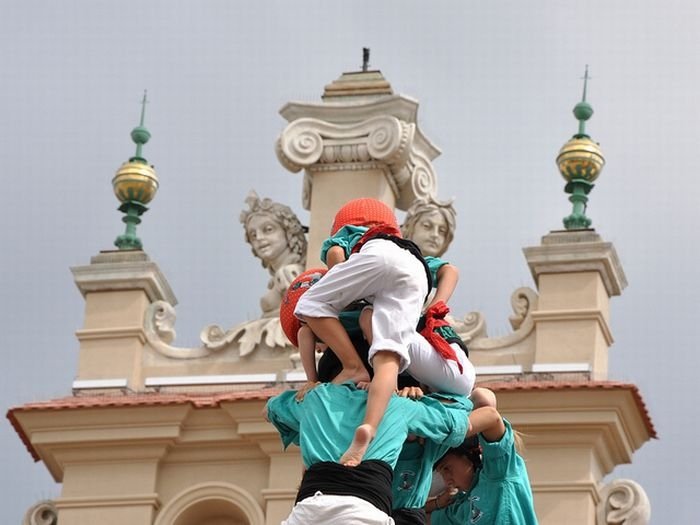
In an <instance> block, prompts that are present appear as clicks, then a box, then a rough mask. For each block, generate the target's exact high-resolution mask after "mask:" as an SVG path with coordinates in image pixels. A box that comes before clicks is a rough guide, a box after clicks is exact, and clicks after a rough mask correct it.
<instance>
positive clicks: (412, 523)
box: [391, 509, 425, 525]
mask: <svg viewBox="0 0 700 525" xmlns="http://www.w3.org/2000/svg"><path fill="white" fill-rule="evenodd" d="M391 517H392V518H394V523H396V525H425V511H424V510H423V509H394V510H392V511H391Z"/></svg>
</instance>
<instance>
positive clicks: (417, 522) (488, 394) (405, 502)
mask: <svg viewBox="0 0 700 525" xmlns="http://www.w3.org/2000/svg"><path fill="white" fill-rule="evenodd" d="M399 395H402V396H407V397H412V398H414V399H419V398H421V397H422V396H423V391H422V389H421V388H416V387H412V388H404V389H402V391H401V393H400V394H399ZM429 395H430V396H432V397H434V398H436V399H443V400H445V401H448V402H450V403H451V404H450V405H448V406H450V407H452V408H455V407H457V406H459V405H460V404H461V405H462V406H467V407H468V406H469V405H468V403H469V401H471V404H472V405H473V407H474V412H473V413H472V415H471V416H470V417H469V419H470V422H474V423H476V424H477V425H478V424H482V425H483V424H489V421H490V419H489V418H490V417H491V416H493V411H482V410H480V409H481V408H483V407H492V409H494V410H495V408H496V396H495V395H494V393H493V392H492V391H491V390H489V389H487V388H482V387H478V388H475V389H474V390H473V391H472V393H471V395H470V396H469V401H466V398H465V397H464V396H459V395H450V394H445V393H435V394H429ZM465 401H466V405H465ZM482 412H483V413H482ZM479 420H480V421H481V422H479ZM449 449H450V446H449V445H447V444H445V443H438V442H435V441H430V440H426V439H419V438H416V437H415V436H409V439H407V440H406V443H404V446H403V448H402V449H401V454H400V455H399V459H398V461H397V463H396V466H395V467H394V480H393V483H392V501H393V502H392V512H391V517H392V518H394V521H395V522H396V525H423V524H425V521H426V513H425V509H424V508H425V505H426V503H427V501H428V496H429V491H430V488H431V486H432V481H433V468H434V465H435V462H436V461H438V460H439V459H440V458H441V457H442V456H444V455H445V453H446V452H447V451H448V450H449ZM443 499H444V496H443ZM443 504H446V503H443ZM431 505H435V503H431Z"/></svg>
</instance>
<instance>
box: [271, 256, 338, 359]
mask: <svg viewBox="0 0 700 525" xmlns="http://www.w3.org/2000/svg"><path fill="white" fill-rule="evenodd" d="M327 271H328V270H326V269H325V268H311V269H310V270H306V271H305V272H302V273H301V274H299V276H298V277H297V278H296V279H294V280H293V281H292V284H290V285H289V288H287V291H286V292H284V296H283V297H282V302H281V303H280V324H281V325H282V331H283V332H284V335H286V336H287V338H288V339H289V340H290V341H291V342H292V344H293V345H294V346H298V345H299V342H298V341H297V332H298V331H299V328H300V327H301V321H299V319H297V317H296V316H295V315H294V309H295V308H296V307H297V303H298V302H299V298H300V297H301V296H302V295H304V293H305V292H306V290H308V289H309V288H310V287H311V286H313V285H314V284H316V283H317V282H318V280H319V279H320V278H321V277H323V276H324V275H325V273H326V272H327Z"/></svg>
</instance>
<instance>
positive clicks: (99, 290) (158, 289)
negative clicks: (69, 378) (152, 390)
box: [71, 250, 177, 390]
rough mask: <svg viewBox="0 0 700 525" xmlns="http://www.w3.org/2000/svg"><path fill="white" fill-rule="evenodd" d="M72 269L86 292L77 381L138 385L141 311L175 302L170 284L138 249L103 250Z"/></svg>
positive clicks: (133, 387) (142, 339)
mask: <svg viewBox="0 0 700 525" xmlns="http://www.w3.org/2000/svg"><path fill="white" fill-rule="evenodd" d="M71 271H72V272H73V276H74V278H75V283H76V285H77V286H78V289H79V290H80V292H81V293H82V294H83V296H84V297H85V321H84V325H83V327H82V328H81V329H80V330H78V331H77V332H76V336H77V338H78V341H80V358H79V362H78V377H77V382H78V383H80V384H83V385H89V384H90V382H93V383H94V384H95V385H96V387H97V388H106V387H109V386H110V385H112V386H113V387H115V388H121V387H125V388H129V389H131V390H142V389H143V386H144V377H143V370H142V367H143V351H144V345H145V344H146V337H145V333H144V328H143V320H144V313H145V312H146V309H147V308H148V306H149V305H150V304H151V303H152V302H154V301H158V300H162V301H167V302H168V303H170V304H172V305H175V304H176V303H177V300H176V299H175V295H174V294H173V292H172V290H171V289H170V285H169V284H168V282H167V281H166V279H165V277H164V276H163V274H162V273H161V271H160V269H159V268H158V266H157V265H156V264H155V263H154V262H152V261H151V260H150V259H149V257H148V255H146V253H144V252H142V251H140V250H134V251H110V252H102V253H100V254H99V255H97V256H95V257H92V259H91V260H90V264H89V265H87V266H77V267H74V268H71Z"/></svg>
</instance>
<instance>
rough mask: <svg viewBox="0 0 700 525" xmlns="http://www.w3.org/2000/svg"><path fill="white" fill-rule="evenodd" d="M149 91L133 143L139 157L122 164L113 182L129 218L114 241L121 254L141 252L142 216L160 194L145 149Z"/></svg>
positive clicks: (149, 135) (133, 134)
mask: <svg viewBox="0 0 700 525" xmlns="http://www.w3.org/2000/svg"><path fill="white" fill-rule="evenodd" d="M146 95H147V92H146V90H144V91H143V100H142V101H141V121H140V122H139V125H138V126H136V127H135V128H134V129H133V130H131V140H133V141H134V143H135V144H136V154H135V155H134V156H133V157H131V158H130V159H129V161H128V162H125V163H124V164H122V166H121V168H119V171H117V174H116V175H115V176H114V178H113V179H112V187H113V188H114V194H115V195H116V196H117V199H119V201H120V202H121V203H122V204H121V206H119V211H121V212H122V213H124V214H125V216H124V217H123V218H122V221H123V222H124V223H125V224H126V230H125V232H124V233H123V234H122V235H120V236H119V237H117V239H116V240H115V241H114V244H115V246H117V247H118V248H119V249H120V250H140V249H141V248H142V246H143V245H142V243H141V239H139V238H138V237H137V236H136V226H137V225H138V224H140V223H141V215H143V214H144V213H145V212H147V211H148V208H147V207H146V204H148V203H149V202H151V200H153V197H155V195H156V192H157V191H158V177H157V176H156V172H155V170H154V169H153V166H151V165H149V164H148V161H146V159H145V158H144V157H143V154H142V149H143V145H144V144H146V142H148V140H149V139H150V138H151V132H150V131H148V130H147V129H146V127H145V126H144V118H145V115H146V104H147V103H148V99H147V97H146Z"/></svg>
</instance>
